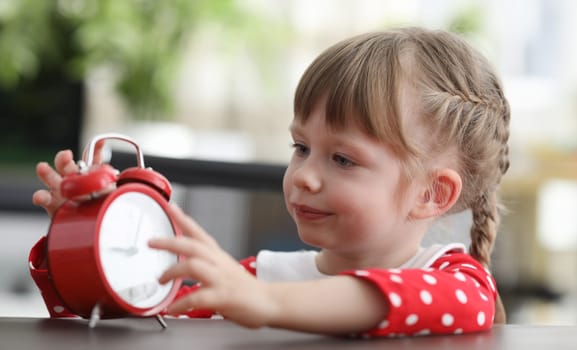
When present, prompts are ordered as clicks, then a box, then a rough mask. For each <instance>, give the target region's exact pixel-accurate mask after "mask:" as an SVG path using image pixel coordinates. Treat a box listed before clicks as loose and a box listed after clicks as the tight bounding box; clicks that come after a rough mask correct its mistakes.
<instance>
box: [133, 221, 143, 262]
mask: <svg viewBox="0 0 577 350" xmlns="http://www.w3.org/2000/svg"><path fill="white" fill-rule="evenodd" d="M143 215H144V214H143V213H142V212H140V215H139V216H138V222H137V223H136V232H134V237H133V238H132V246H131V247H130V249H131V252H132V254H131V255H134V254H136V253H138V247H137V245H138V237H139V236H140V227H141V226H142V221H143V220H142V219H143Z"/></svg>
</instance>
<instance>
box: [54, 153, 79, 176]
mask: <svg viewBox="0 0 577 350" xmlns="http://www.w3.org/2000/svg"><path fill="white" fill-rule="evenodd" d="M54 167H55V168H56V171H57V172H58V173H59V174H60V175H62V176H64V175H68V174H73V173H77V172H78V166H77V165H76V163H75V162H74V155H73V153H72V151H71V150H64V151H60V152H58V153H56V156H55V157H54Z"/></svg>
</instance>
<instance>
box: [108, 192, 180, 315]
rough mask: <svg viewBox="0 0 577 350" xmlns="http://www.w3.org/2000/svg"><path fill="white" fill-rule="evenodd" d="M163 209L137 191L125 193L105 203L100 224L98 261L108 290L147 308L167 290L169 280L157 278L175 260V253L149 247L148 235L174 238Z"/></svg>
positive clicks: (170, 283) (169, 288) (156, 302)
mask: <svg viewBox="0 0 577 350" xmlns="http://www.w3.org/2000/svg"><path fill="white" fill-rule="evenodd" d="M174 235H175V234H174V229H173V227H172V224H171V222H170V219H169V217H168V215H167V214H166V213H165V211H164V210H163V208H162V207H161V206H160V204H158V203H157V202H156V201H155V200H154V199H152V198H151V197H149V196H147V195H145V194H143V193H140V192H125V193H123V194H121V195H119V196H118V197H117V198H115V199H114V200H113V201H112V203H111V204H110V205H109V206H108V208H107V210H106V213H105V214H104V216H103V218H102V222H101V226H100V235H99V240H98V243H99V245H98V250H99V253H100V254H99V255H100V264H101V266H102V270H103V273H104V275H105V277H106V280H107V282H108V284H109V285H110V287H111V289H112V290H113V291H114V292H115V293H116V295H117V296H118V297H120V298H121V299H122V300H124V301H125V302H126V303H128V304H130V305H132V306H134V307H138V308H150V307H153V306H156V305H158V304H159V303H161V302H162V301H163V300H164V299H165V298H166V296H167V295H168V294H169V293H170V290H171V288H172V282H169V283H167V284H164V285H161V284H159V283H158V277H160V275H161V274H162V273H163V272H164V271H165V270H166V269H167V268H168V267H169V266H171V265H173V264H174V263H176V262H177V260H178V256H177V255H175V254H172V253H169V252H166V251H161V250H156V249H151V248H149V247H148V241H149V240H150V239H151V238H161V237H165V238H167V237H174Z"/></svg>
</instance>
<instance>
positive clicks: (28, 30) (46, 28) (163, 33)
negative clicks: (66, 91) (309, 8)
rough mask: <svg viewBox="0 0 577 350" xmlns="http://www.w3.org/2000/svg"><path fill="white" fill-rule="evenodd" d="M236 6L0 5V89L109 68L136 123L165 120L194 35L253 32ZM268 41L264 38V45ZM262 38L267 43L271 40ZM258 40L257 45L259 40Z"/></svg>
mask: <svg viewBox="0 0 577 350" xmlns="http://www.w3.org/2000/svg"><path fill="white" fill-rule="evenodd" d="M238 4H239V2H237V1H234V0H4V1H1V2H0V87H2V88H4V89H17V88H18V87H19V86H20V85H21V84H22V83H24V82H26V81H29V80H32V79H34V78H35V77H36V76H37V74H39V72H40V71H41V70H42V69H43V67H44V66H46V65H55V66H59V67H62V68H61V69H62V73H63V74H64V75H65V76H66V77H68V78H69V79H73V80H77V81H82V79H83V78H84V76H85V75H86V73H87V72H88V71H89V70H90V69H91V68H94V67H98V66H106V67H109V68H111V69H112V70H113V71H114V72H115V74H116V75H117V77H118V81H117V90H118V92H119V94H120V96H121V97H123V98H124V100H125V102H126V103H127V106H128V107H130V108H131V109H132V114H133V116H134V117H135V118H141V119H152V118H158V117H166V116H168V115H171V113H170V111H171V108H172V90H171V89H172V86H173V84H172V83H173V81H174V77H175V74H176V73H177V70H178V67H179V63H180V60H181V57H182V53H183V50H184V48H185V44H186V43H187V42H188V39H190V35H192V33H194V30H195V29H196V28H197V27H199V26H201V25H205V24H207V23H209V22H210V23H218V24H220V25H221V26H222V27H223V28H228V29H229V30H232V31H234V32H235V33H241V34H242V33H243V32H245V33H250V34H251V35H253V34H254V33H255V32H258V33H261V34H262V35H266V33H267V32H266V31H262V30H254V28H255V23H262V21H260V22H259V21H258V20H256V19H257V18H256V16H255V15H254V14H251V13H249V11H247V10H245V9H243V8H241V7H239V5H238ZM269 39H270V38H269ZM269 39H267V40H269ZM257 41H258V40H257Z"/></svg>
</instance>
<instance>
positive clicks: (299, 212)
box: [293, 204, 331, 220]
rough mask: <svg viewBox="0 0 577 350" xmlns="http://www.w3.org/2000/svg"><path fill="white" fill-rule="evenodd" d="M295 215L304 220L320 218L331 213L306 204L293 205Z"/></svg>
mask: <svg viewBox="0 0 577 350" xmlns="http://www.w3.org/2000/svg"><path fill="white" fill-rule="evenodd" d="M293 208H294V212H295V216H297V217H298V218H299V219H303V220H320V219H323V218H325V217H327V216H330V215H331V214H330V213H328V212H326V211H322V210H318V209H315V208H312V207H309V206H306V205H298V204H295V205H293Z"/></svg>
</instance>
